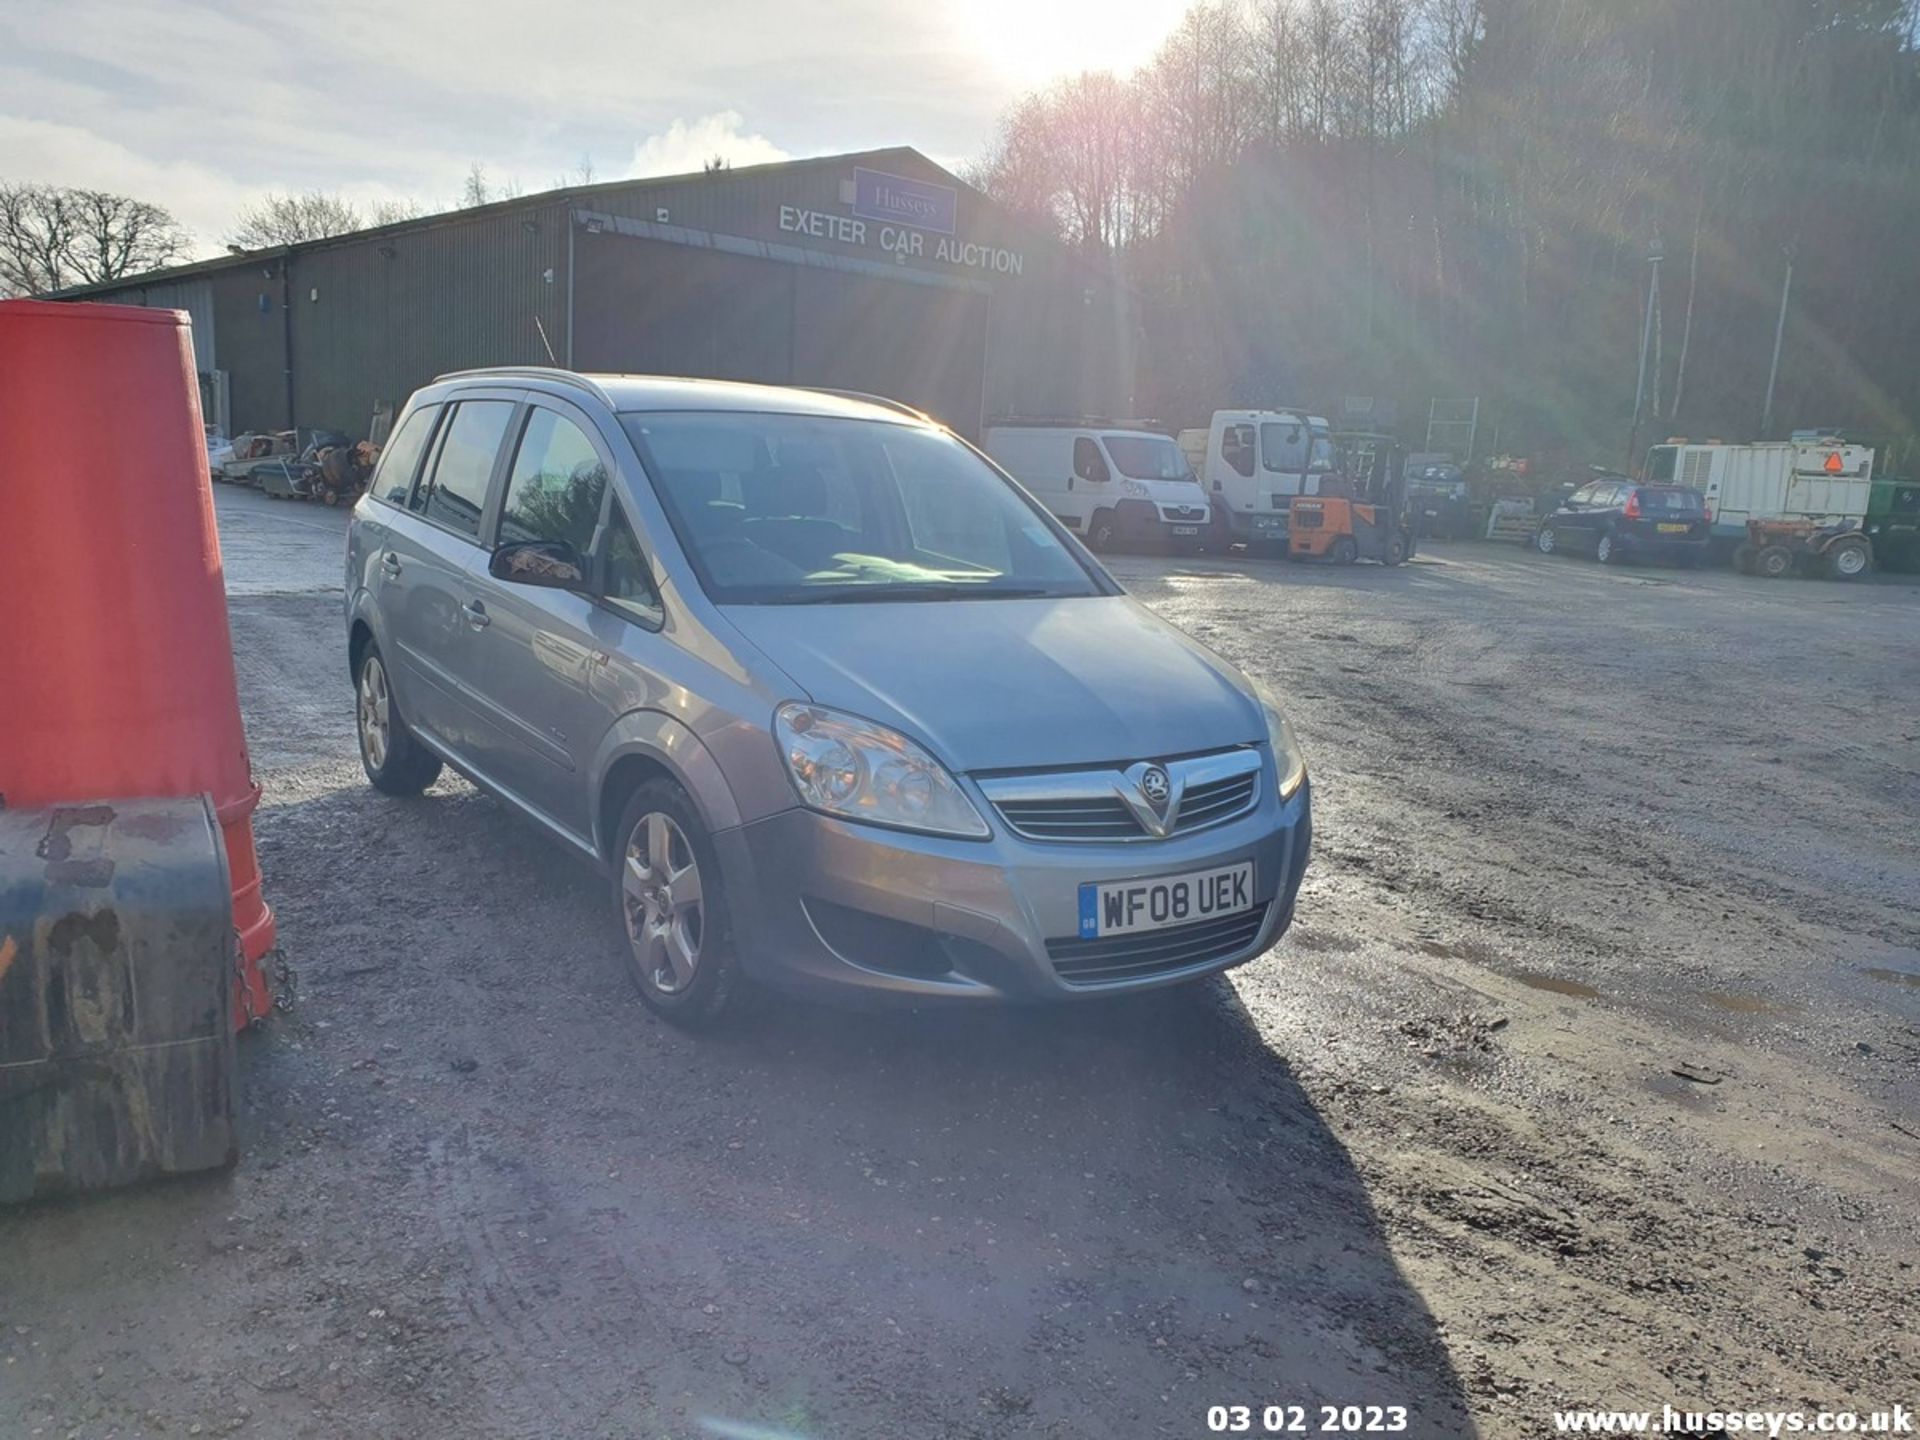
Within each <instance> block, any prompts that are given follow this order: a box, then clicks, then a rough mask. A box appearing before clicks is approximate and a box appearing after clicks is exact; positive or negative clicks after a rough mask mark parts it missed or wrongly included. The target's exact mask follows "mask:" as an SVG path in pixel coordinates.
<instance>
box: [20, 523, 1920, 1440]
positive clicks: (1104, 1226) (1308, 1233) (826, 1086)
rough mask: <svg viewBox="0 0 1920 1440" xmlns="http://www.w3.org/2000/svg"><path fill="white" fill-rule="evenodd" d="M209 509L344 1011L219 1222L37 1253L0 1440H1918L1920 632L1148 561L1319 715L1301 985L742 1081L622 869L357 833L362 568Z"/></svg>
mask: <svg viewBox="0 0 1920 1440" xmlns="http://www.w3.org/2000/svg"><path fill="white" fill-rule="evenodd" d="M219 499H220V505H221V512H222V529H223V537H224V543H225V546H226V554H227V559H228V568H229V590H230V592H231V594H232V597H233V598H232V615H233V624H234V635H235V644H236V650H237V654H238V659H239V666H240V677H241V691H242V698H243V701H244V704H245V706H246V710H247V720H248V726H249V731H250V734H251V736H252V740H253V744H254V747H255V763H256V768H257V770H258V772H259V775H260V778H261V779H262V780H263V781H264V783H265V785H266V792H267V799H266V803H265V806H264V808H263V809H262V811H261V813H260V816H259V819H258V826H257V829H258V836H259V842H260V849H261V856H262V863H263V866H264V869H265V874H266V879H267V885H268V891H269V895H270V898H271V899H272V900H273V902H274V904H275V907H276V909H277V911H278V914H279V917H280V934H281V940H282V943H283V945H284V947H285V949H286V952H287V954H288V956H289V958H290V959H291V961H292V962H293V964H294V965H295V966H296V967H297V969H298V972H299V977H300V983H299V1004H298V1008H297V1010H296V1011H295V1013H294V1014H293V1015H292V1016H291V1017H288V1018H283V1019H280V1020H278V1021H276V1022H275V1023H274V1024H273V1025H272V1027H271V1028H269V1029H268V1030H267V1031H266V1032H265V1033H262V1034H257V1035H254V1036H250V1037H248V1038H247V1039H246V1040H245V1041H244V1043H243V1047H242V1049H243V1068H244V1072H245V1075H244V1081H245V1108H246V1113H245V1117H244V1129H245V1137H246V1151H245V1156H244V1158H243V1160H242V1162H241V1164H240V1166H239V1168H238V1169H237V1170H236V1171H235V1172H234V1173H232V1174H230V1175H223V1176H218V1177H213V1178H207V1179H201V1180H191V1181H182V1182H176V1183H172V1184H168V1185H163V1186H156V1187H151V1188H148V1189H145V1190H141V1191H138V1192H134V1193H128V1194H118V1195H108V1196H101V1197H97V1198H90V1199H86V1200H82V1201H77V1202H66V1203H60V1204H49V1205H41V1206H36V1207H31V1208H28V1209H25V1210H20V1211H15V1212H12V1213H9V1214H7V1215H5V1216H4V1217H0V1255H3V1256H4V1257H5V1258H4V1261H0V1434H3V1435H6V1436H9V1437H11V1436H14V1435H22V1436H28V1435H40V1434H46V1435H49V1436H52V1435H70V1434H75V1435H82V1436H105V1435H119V1436H133V1435H162V1434H164V1435H169V1436H171V1435H213V1434H220V1433H226V1432H228V1431H240V1432H243V1433H247V1434H264V1435H271V1436H295V1437H306V1436H314V1437H323V1436H336V1435H351V1436H362V1435H367V1436H386V1435H391V1436H421V1437H428V1436H431V1437H438V1436H461V1437H496V1436H497V1437H509V1436H512V1437H523V1436H524V1437H574V1436H606V1437H615V1436H618V1437H628V1436H635V1437H638V1436H647V1437H683V1436H685V1437H692V1436H696V1435H713V1434H717V1435H724V1436H741V1437H759V1436H766V1435H770V1434H775V1433H780V1434H792V1435H797V1436H806V1437H828V1436H832V1437H869V1436H870V1437H888V1440H893V1437H898V1436H901V1435H912V1436H916V1437H921V1436H926V1437H979V1440H989V1437H1002V1436H1016V1435H1042V1436H1062V1437H1064V1436H1083V1435H1084V1436H1100V1437H1134V1436H1142V1437H1144V1436H1156V1435H1167V1436H1196V1437H1197V1436H1201V1435H1204V1434H1206V1433H1207V1425H1206V1408H1207V1407H1208V1406H1209V1405H1219V1404H1246V1405H1251V1406H1255V1407H1259V1406H1262V1405H1267V1404H1302V1405H1309V1406H1312V1405H1315V1404H1318V1403H1321V1402H1323V1401H1331V1402H1342V1403H1347V1402H1351V1403H1359V1404H1378V1405H1388V1404H1401V1405H1405V1406H1407V1407H1408V1409H1409V1411H1410V1425H1409V1430H1410V1433H1412V1434H1415V1435H1467V1434H1475V1433H1483V1434H1486V1435H1489V1436H1515V1437H1518V1436H1523V1435H1539V1434H1542V1433H1551V1430H1552V1419H1551V1413H1550V1412H1551V1410H1552V1409H1553V1408H1555V1407H1556V1406H1561V1405H1593V1406H1608V1407H1616V1406H1617V1407H1628V1408H1636V1409H1637V1408H1643V1407H1650V1408H1654V1409H1656V1410H1657V1409H1658V1407H1659V1406H1660V1405H1661V1404H1662V1403H1663V1402H1671V1403H1673V1404H1674V1405H1675V1406H1676V1407H1681V1408H1685V1407H1687V1406H1691V1407H1693V1408H1730V1407H1739V1408H1746V1407H1748V1406H1754V1407H1759V1408H1766V1407H1773V1408H1782V1407H1784V1408H1796V1407H1805V1408H1809V1409H1812V1408H1818V1407H1828V1408H1856V1409H1874V1408H1881V1409H1884V1408H1887V1407H1889V1406H1890V1405H1892V1404H1893V1403H1895V1402H1900V1403H1904V1404H1906V1405H1908V1406H1912V1405H1914V1404H1915V1402H1916V1401H1920V1381H1917V1380H1916V1377H1920V1328H1917V1325H1916V1320H1915V1307H1914V1304H1913V1297H1914V1293H1915V1290H1916V1284H1917V1283H1920V1271H1917V1270H1916V1268H1915V1267H1916V1265H1920V1245H1917V1244H1916V1240H1915V1236H1916V1234H1920V823H1916V817H1917V816H1920V703H1917V702H1920V646H1916V642H1915V635H1916V633H1917V632H1920V587H1916V586H1914V585H1912V584H1910V583H1907V584H1903V583H1899V582H1892V581H1888V582H1879V583H1870V584H1862V585H1856V586H1841V585H1834V584H1821V583H1815V582H1779V583H1774V584H1768V583H1765V582H1760V581H1753V580H1746V579H1742V578H1740V577H1737V576H1734V575H1731V574H1722V573H1699V574H1695V573H1683V572H1676V571H1668V570H1650V569H1638V568H1634V569H1623V570H1602V569H1600V568H1599V567H1597V566H1594V565H1592V564H1591V563H1588V562H1583V561H1576V560H1565V559H1559V560H1546V559H1542V558H1541V557H1538V556H1532V555H1527V554H1523V553H1521V552H1520V551H1518V550H1516V549H1505V548H1502V549H1495V548H1492V547H1487V546H1472V545H1458V546H1435V547H1434V548H1433V551H1432V553H1430V554H1423V555H1422V556H1421V557H1420V558H1419V560H1417V561H1416V563H1414V564H1412V565H1409V566H1407V567H1405V568H1404V569H1402V570H1399V571H1386V570H1381V569H1377V568H1370V567H1363V568H1359V569H1353V570H1347V571H1333V570H1326V569H1318V568H1309V567H1305V566H1286V565H1276V564H1271V563H1266V562H1258V561H1250V562H1243V561H1238V560H1235V561H1217V560H1201V561H1190V562H1170V561H1164V560H1159V559H1150V558H1125V559H1121V560H1119V561H1118V562H1116V564H1115V570H1116V572H1117V573H1118V574H1119V575H1120V576H1121V578H1122V579H1123V580H1124V581H1125V583H1126V584H1127V585H1128V586H1129V587H1130V588H1131V589H1132V590H1133V591H1134V592H1135V593H1136V594H1138V595H1139V596H1141V598H1142V599H1144V600H1145V601H1146V602H1147V603H1148V604H1150V605H1152V606H1153V607H1154V608H1155V609H1157V610H1158V611H1159V612H1160V613H1162V614H1163V615H1165V616H1166V617H1167V618H1169V619H1170V620H1172V621H1174V622H1175V623H1177V624H1179V625H1181V626H1183V627H1185V628H1186V629H1188V630H1189V631H1191V632H1192V633H1194V634H1196V635H1198V636H1199V637H1200V638H1201V639H1203V640H1205V641H1206V642H1207V643H1209V644H1211V645H1213V646H1214V647H1215V648H1217V649H1218V650H1220V651H1221V652H1222V653H1224V654H1226V655H1227V656H1228V657H1230V658H1231V659H1233V660H1234V661H1236V662H1237V663H1239V664H1240V665H1241V666H1243V667H1244V668H1245V669H1247V670H1248V671H1249V672H1251V673H1253V674H1256V675H1259V676H1261V677H1262V678H1264V679H1266V680H1268V681H1270V682H1271V683H1272V684H1274V686H1275V687H1276V688H1277V689H1278V690H1279V691H1280V693H1281V694H1282V695H1284V696H1287V697H1289V699H1290V703H1291V708H1292V715H1293V718H1294V722H1295V725H1296V728H1297V729H1298V730H1299V731H1300V732H1301V735H1302V738H1303V741H1304V743H1305V744H1306V745H1307V747H1308V751H1309V756H1310V759H1311V762H1312V765H1313V769H1314V776H1315V802H1316V815H1315V841H1316V851H1315V858H1314V862H1313V868H1312V869H1311V870H1310V872H1309V874H1308V879H1307V885H1306V889H1305V891H1304V893H1303V896H1302V899H1301V903H1300V918H1299V922H1298V924H1297V925H1296V927H1295V929H1294V931H1293V932H1292V934H1291V935H1290V936H1289V937H1288V938H1287V939H1286V940H1285V941H1284V942H1283V943H1282V944H1281V945H1280V946H1279V947H1278V948H1277V949H1276V950H1274V951H1273V952H1272V953H1270V954H1268V955H1266V956H1264V957H1262V958H1261V959H1260V960H1258V961H1256V962H1254V963H1253V964H1251V965H1248V966H1246V967H1244V968H1243V969H1241V970H1239V971H1237V972H1235V973H1234V974H1233V975H1232V976H1231V977H1230V979H1229V980H1227V981H1220V982H1214V983H1212V984H1210V985H1207V986H1204V987H1199V988H1197V989H1194V990H1190V991H1187V992H1173V993H1164V994H1161V995H1157V996H1153V997H1147V998H1144V999H1142V1000H1140V1001H1136V1002H1127V1003H1118V1004H1107V1005H1098V1006H1083V1007H1075V1008H1072V1009H1069V1010H1066V1011H1061V1012H1037V1013H1033V1012H1023V1013H1008V1014H997V1015H991V1014H989V1015H983V1014H967V1015H953V1014H950V1013H917V1014H913V1013H900V1014H882V1015H872V1014H861V1015H852V1014H844V1013H839V1012H834V1011H828V1010H820V1009H815V1008H811V1007H804V1006H800V1005H797V1004H792V1003H788V1002H779V1003H769V1004H764V1005H762V1006H760V1007H758V1008H757V1009H756V1010H755V1011H754V1012H753V1013H752V1014H750V1015H749V1016H748V1017H747V1019H746V1021H745V1023H743V1024H742V1025H741V1026H739V1027H738V1028H737V1029H735V1030H733V1031H731V1032H729V1033H726V1034H723V1035H721V1036H718V1037H713V1038H708V1039H699V1040H697V1039H692V1038H689V1037H686V1036H683V1035H681V1034H678V1033H676V1032H675V1031H673V1030H671V1029H669V1028H666V1027H664V1026H661V1025H659V1024H657V1023H655V1022H653V1021H652V1020H651V1019H650V1018H649V1017H648V1016H647V1014H646V1012H645V1011H644V1010H643V1009H642V1007H641V1006H640V1005H639V1003H638V1002H637V1001H636V1000H635V999H634V998H633V997H632V995H631V994H630V993H629V990H628V987H627V983H626V981H625V980H624V978H623V977H622V975H621V974H620V972H619V970H618V968H617V967H618V962H617V958H616V956H617V952H616V950H615V944H616V942H615V939H614V935H613V929H612V924H611V920H610V917H609V916H608V915H607V914H606V913H605V900H604V896H603V893H602V886H601V883H600V882H599V881H598V880H597V879H596V878H594V877H593V876H592V875H591V874H590V873H588V872H587V871H586V870H585V869H583V868H582V867H580V866H578V865H577V864H576V863H575V862H574V861H572V860H571V859H569V858H568V857H567V856H565V855H563V854H562V853H560V852H559V851H558V850H557V849H555V848H553V847H552V846H550V845H549V844H548V843H547V842H545V841H544V840H542V839H541V838H539V837H538V836H537V835H536V834H535V833H534V832H533V831H532V830H531V829H529V828H528V827H526V826H524V825H522V824H520V823H518V822H516V821H515V820H514V819H513V818H512V817H511V816H509V815H508V814H507V813H506V812H505V811H504V810H503V809H502V808H501V807H500V806H499V805H497V804H496V803H494V802H493V801H492V800H490V799H488V798H486V797H484V796H482V795H480V794H478V793H476V792H475V791H474V790H473V789H471V788H470V787H469V786H467V785H466V784H464V783H463V782H460V781H458V780H454V779H447V780H443V781H442V782H441V783H440V784H439V785H437V786H436V787H435V789H434V790H433V791H432V792H430V793H429V794H428V795H427V796H426V797H425V798H424V799H422V800H420V801H415V802H402V801H395V800H391V799H387V798H385V797H382V796H380V795H378V794H376V793H375V792H374V791H373V790H371V789H370V788H369V787H367V786H366V785H365V784H364V782H363V781H362V779H361V778H360V775H359V771H358V768H357V764H356V762H355V759H354V753H353V741H352V729H351V713H350V703H349V701H350V696H349V690H348V686H347V681H346V674H345V659H344V653H343V652H344V644H343V639H342V635H341V629H340V622H339V617H338V588H337V587H338V584H339V580H338V562H339V556H340V547H341V538H340V537H341V531H342V529H343V517H341V516H339V515H337V514H334V513H329V512H326V511H324V510H318V509H313V508H308V507H303V506H294V505H270V504H269V503H267V502H266V501H264V500H263V499H261V498H260V497H258V496H257V495H253V494H250V493H245V492H234V491H227V490H222V492H221V493H220V497H219ZM1307 1420H1308V1424H1309V1426H1310V1427H1314V1428H1315V1429H1317V1427H1318V1424H1319V1416H1318V1413H1317V1411H1312V1410H1310V1411H1309V1413H1308V1416H1307ZM1255 1424H1256V1428H1257V1425H1258V1415H1257V1411H1256V1416H1255Z"/></svg>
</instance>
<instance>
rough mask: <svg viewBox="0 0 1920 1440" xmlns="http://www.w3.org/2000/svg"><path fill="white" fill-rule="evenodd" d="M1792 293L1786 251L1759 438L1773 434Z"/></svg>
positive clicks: (1790, 265)
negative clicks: (1775, 389) (1776, 386)
mask: <svg viewBox="0 0 1920 1440" xmlns="http://www.w3.org/2000/svg"><path fill="white" fill-rule="evenodd" d="M1792 293H1793V251H1791V250H1789V251H1787V274H1786V278H1785V279H1783V280H1782V281H1781V282H1780V318H1779V319H1778V320H1777V321H1775V322H1774V326H1773V363H1772V364H1771V365H1769V366H1768V367H1767V403H1766V405H1765V407H1764V408H1762V410H1761V411H1760V438H1761V439H1762V440H1764V439H1766V438H1767V436H1768V435H1770V434H1772V433H1773V384H1774V381H1776V380H1778V379H1779V378H1780V341H1781V339H1782V338H1783V337H1784V336H1785V335H1786V333H1787V297H1788V296H1789V295H1791V294H1792Z"/></svg>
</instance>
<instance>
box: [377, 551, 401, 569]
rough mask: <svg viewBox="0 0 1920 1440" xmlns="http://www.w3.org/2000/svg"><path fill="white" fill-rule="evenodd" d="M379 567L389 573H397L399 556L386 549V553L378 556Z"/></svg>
mask: <svg viewBox="0 0 1920 1440" xmlns="http://www.w3.org/2000/svg"><path fill="white" fill-rule="evenodd" d="M380 568H381V569H382V570H384V571H386V572H387V574H389V575H398V574H399V573H400V557H399V556H398V555H396V554H394V553H393V552H392V551H391V550H389V551H387V552H386V554H384V555H382V556H381V557H380Z"/></svg>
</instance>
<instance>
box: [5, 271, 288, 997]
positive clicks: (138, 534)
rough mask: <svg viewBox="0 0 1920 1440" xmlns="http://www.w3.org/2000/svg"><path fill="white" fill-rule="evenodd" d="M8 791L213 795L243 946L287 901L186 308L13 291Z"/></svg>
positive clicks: (250, 990)
mask: <svg viewBox="0 0 1920 1440" xmlns="http://www.w3.org/2000/svg"><path fill="white" fill-rule="evenodd" d="M0 465H4V467H5V472H4V473H5V480H4V503H3V505H0V803H4V804H6V805H7V806H8V807H17V806H29V805H49V804H55V803H59V802H64V801H76V800H91V799H97V798H100V797H102V796H109V795H113V796H130V795H197V794H200V793H203V792H204V793H208V794H211V795H212V796H213V802H214V807H215V813H216V814H217V815H218V817H219V821H220V826H221V830H222V833H223V836H224V838H225V841H226V847H227V865H228V868H229V870H230V871H231V872H232V880H233V920H234V925H235V927H236V928H237V929H238V931H239V933H240V948H241V951H242V954H243V957H244V964H243V965H242V968H241V974H240V977H239V983H238V985H237V986H236V992H235V1010H236V1022H238V1021H243V1020H244V1019H245V1018H246V1017H247V1016H248V1015H249V1014H257V1015H264V1014H265V1013H266V1011H267V1008H268V1005H269V1003H270V996H269V994H268V989H267V983H266V978H265V975H264V974H263V972H262V969H261V961H262V959H263V957H264V956H265V955H266V954H267V952H268V951H270V950H271V949H272V948H273V942H274V923H273V912H272V911H271V910H269V909H268V908H267V904H266V900H265V898H264V896H263V895H262V893H261V887H260V867H259V862H258V861H257V859H256V858H255V855H254V848H253V820H252V815H253V810H254V807H255V806H256V805H257V804H258V803H259V800H260V787H259V786H257V785H255V784H254V782H253V770H252V765H251V763H250V762H249V760H248V758H247V740H246V735H245V733H244V732H243V731H242V729H241V724H240V700H239V694H238V691H237V689H236V687H235V683H234V672H233V642H232V639H231V637H230V635H229V634H228V631H227V599H226V588H225V583H224V580H223V577H222V573H221V568H220V541H219V535H218V533H217V531H216V530H215V527H214V515H213V491H212V485H211V482H210V480H209V478H208V475H207V459H206V438H205V433H204V432H203V430H202V429H201V420H200V393H199V385H198V383H197V381H196V379H195V376H194V367H193V346H192V343H191V337H190V332H189V330H188V322H187V317H186V315H185V313H183V312H181V311H178V310H157V309H147V308H144V307H141V306H132V305H68V304H56V303H51V302H47V301H38V300H9V301H5V302H0Z"/></svg>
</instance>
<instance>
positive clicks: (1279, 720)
mask: <svg viewBox="0 0 1920 1440" xmlns="http://www.w3.org/2000/svg"><path fill="white" fill-rule="evenodd" d="M1253 688H1254V693H1255V694H1257V695H1258V696H1259V697H1260V708H1261V709H1262V710H1264V711H1266V712H1267V740H1268V743H1269V744H1271V745H1272V746H1273V766H1274V769H1276V770H1277V771H1279V772H1280V798H1281V799H1282V800H1291V799H1292V798H1293V793H1294V791H1296V790H1298V789H1299V788H1300V787H1301V785H1302V784H1304V783H1305V782H1306V778H1307V757H1306V756H1305V755H1303V754H1302V753H1301V751H1300V742H1299V741H1298V740H1296V739H1294V738H1293V727H1292V726H1291V725H1289V724H1288V723H1287V717H1286V716H1285V715H1283V714H1282V713H1281V711H1280V702H1279V701H1278V700H1276V699H1275V698H1274V695H1273V692H1272V691H1271V690H1269V689H1267V687H1266V686H1264V685H1262V684H1260V683H1258V682H1257V681H1256V682H1255V683H1254V687H1253Z"/></svg>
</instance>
